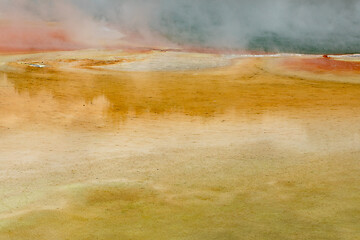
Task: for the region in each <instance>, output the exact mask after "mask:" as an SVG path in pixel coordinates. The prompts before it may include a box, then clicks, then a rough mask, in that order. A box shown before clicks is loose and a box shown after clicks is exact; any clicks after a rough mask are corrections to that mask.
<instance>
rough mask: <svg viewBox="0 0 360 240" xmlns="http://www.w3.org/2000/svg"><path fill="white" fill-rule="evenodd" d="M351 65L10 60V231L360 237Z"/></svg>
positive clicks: (3, 123) (27, 235)
mask: <svg viewBox="0 0 360 240" xmlns="http://www.w3.org/2000/svg"><path fill="white" fill-rule="evenodd" d="M326 61H329V62H326ZM334 61H339V62H334ZM340 61H342V62H340ZM348 61H349V62H350V60H347V58H341V59H340V58H339V59H329V60H327V59H325V60H324V59H322V58H319V57H318V56H268V57H244V56H233V55H220V54H206V53H186V52H178V51H154V50H146V51H141V52H137V51H131V52H130V51H97V50H86V51H73V52H51V53H34V54H25V55H2V56H0V69H1V73H0V136H1V137H0V171H1V174H0V239H1V240H2V239H6V240H7V239H15V240H18V239H39V240H42V239H44V240H45V239H46V240H48V239H101V240H102V239H103V240H105V239H349V240H350V239H351V240H353V239H357V238H359V237H360V224H359V223H360V187H359V186H360V164H359V159H360V78H359V75H358V67H357V64H359V63H358V62H357V61H355V60H354V58H351V63H348ZM344 62H345V63H344ZM314 63H317V64H318V65H316V64H314ZM338 63H339V64H338ZM327 64H329V65H331V66H332V68H331V69H328V68H326V66H327ZM39 66H43V67H39ZM359 69H360V68H359Z"/></svg>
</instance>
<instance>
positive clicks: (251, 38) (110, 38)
mask: <svg viewBox="0 0 360 240" xmlns="http://www.w3.org/2000/svg"><path fill="white" fill-rule="evenodd" d="M359 30H360V1H358V0H344V1H335V0H323V1H318V0H299V1H293V0H272V1H268V0H224V1H218V0H57V1H56V0H0V50H1V49H25V50H26V49H76V48H88V47H95V48H100V47H109V46H110V47H111V46H117V44H119V43H120V42H121V43H122V44H124V42H128V43H129V44H130V43H133V42H137V43H138V44H139V45H142V46H162V47H164V46H179V47H205V48H219V49H228V50H256V51H268V52H304V53H354V52H360V41H359V39H360V31H359Z"/></svg>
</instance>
